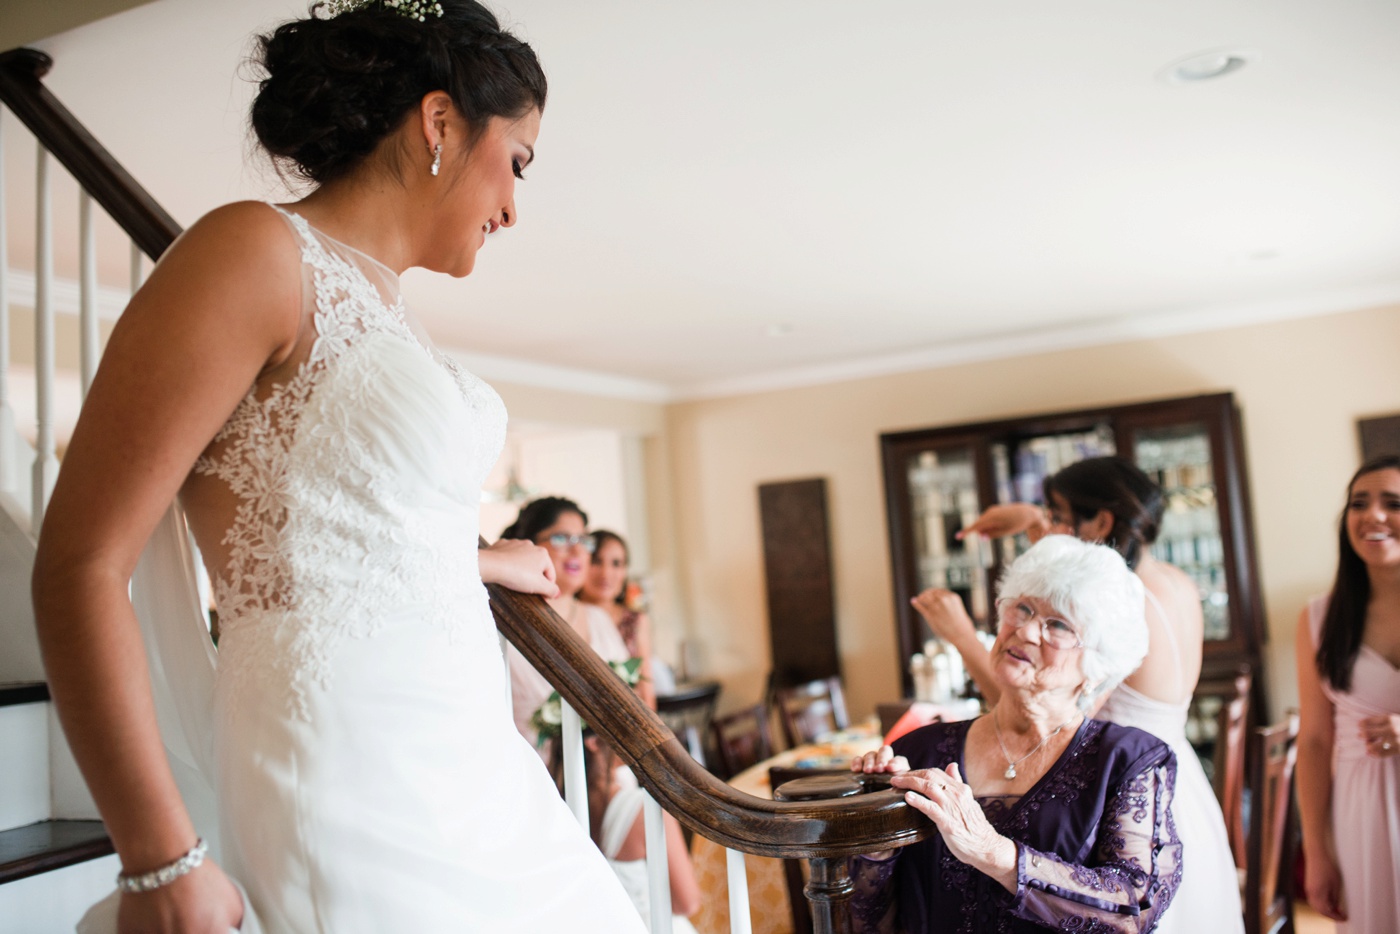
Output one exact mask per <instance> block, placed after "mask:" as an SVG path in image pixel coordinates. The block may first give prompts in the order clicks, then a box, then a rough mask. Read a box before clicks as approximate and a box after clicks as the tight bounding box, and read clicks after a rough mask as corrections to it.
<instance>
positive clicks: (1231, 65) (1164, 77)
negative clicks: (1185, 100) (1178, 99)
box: [1157, 49, 1259, 84]
mask: <svg viewBox="0 0 1400 934" xmlns="http://www.w3.org/2000/svg"><path fill="white" fill-rule="evenodd" d="M1257 61H1259V52H1258V50H1256V49H1211V50H1210V51H1208V52H1197V53H1195V54H1194V55H1188V56H1186V57H1185V58H1179V59H1177V60H1176V61H1174V62H1172V63H1171V64H1170V65H1168V66H1167V67H1165V68H1163V69H1162V70H1161V71H1159V72H1157V77H1158V79H1159V80H1161V81H1164V82H1166V83H1167V84H1200V83H1201V82H1202V81H1214V80H1215V79H1216V78H1223V77H1225V76H1226V75H1232V74H1234V73H1235V72H1237V71H1239V70H1240V69H1241V68H1243V67H1244V66H1246V65H1249V64H1252V63H1253V62H1257Z"/></svg>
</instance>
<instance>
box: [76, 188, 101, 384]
mask: <svg viewBox="0 0 1400 934" xmlns="http://www.w3.org/2000/svg"><path fill="white" fill-rule="evenodd" d="M78 237H79V248H78V263H79V266H80V267H81V269H82V274H81V276H80V278H79V281H78V285H79V291H80V306H79V312H78V334H79V338H78V340H79V347H80V350H81V353H82V357H81V361H80V366H81V367H82V378H83V398H84V399H86V398H87V394H88V389H90V388H91V387H92V377H93V376H94V375H95V374H96V373H97V358H98V357H99V356H100V349H101V348H99V347H98V340H99V338H98V332H97V229H96V227H95V226H94V225H93V222H92V195H90V194H88V193H87V189H86V188H84V189H83V190H82V191H81V192H80V193H79V194H78Z"/></svg>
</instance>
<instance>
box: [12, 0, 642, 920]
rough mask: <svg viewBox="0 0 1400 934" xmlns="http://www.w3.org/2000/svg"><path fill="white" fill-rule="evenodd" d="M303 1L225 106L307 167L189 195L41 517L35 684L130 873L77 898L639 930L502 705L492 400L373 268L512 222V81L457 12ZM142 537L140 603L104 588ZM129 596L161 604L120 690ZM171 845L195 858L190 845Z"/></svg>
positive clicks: (517, 557) (512, 66) (536, 93)
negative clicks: (260, 75)
mask: <svg viewBox="0 0 1400 934" xmlns="http://www.w3.org/2000/svg"><path fill="white" fill-rule="evenodd" d="M333 6H335V8H336V9H337V10H339V12H338V13H337V14H336V15H335V16H333V17H331V18H312V19H307V20H301V21H297V22H295V23H292V24H287V25H285V26H283V27H281V28H280V29H278V30H277V31H276V32H275V33H274V34H273V35H271V36H269V37H266V38H265V39H264V40H263V43H262V63H263V65H264V67H265V68H266V70H267V77H266V79H265V80H264V81H263V83H262V87H261V90H260V93H259V97H258V99H257V101H256V102H255V104H254V110H253V126H254V130H255V131H256V132H257V134H258V136H259V139H260V141H261V142H262V143H263V145H264V146H265V147H266V148H267V149H268V150H269V151H270V152H271V153H272V154H273V155H274V156H277V157H279V158H280V159H281V160H282V162H283V165H284V167H288V168H290V169H291V170H292V171H293V172H295V173H296V174H299V175H301V176H302V177H304V178H306V179H308V180H309V181H312V182H314V183H315V185H316V188H315V190H314V191H313V192H312V193H311V194H310V195H309V196H308V197H306V198H305V199H304V200H302V201H300V202H297V203H296V204H292V205H286V206H282V207H273V206H269V205H264V204H256V203H243V204H235V205H229V206H227V207H225V208H220V209H219V210H216V211H214V212H212V213H211V214H209V215H208V216H206V217H205V218H204V219H202V220H201V221H200V222H199V223H197V224H196V225H195V226H194V227H193V228H191V229H190V230H189V232H188V233H186V234H185V235H184V236H183V237H182V238H181V239H180V240H179V241H178V242H177V243H176V245H175V246H173V247H172V248H171V249H170V250H169V251H168V252H167V254H166V255H165V257H163V258H162V261H161V262H160V264H159V265H158V266H157V267H156V269H155V271H154V272H153V273H152V275H151V278H150V280H149V281H148V283H147V284H146V285H145V287H143V288H142V289H141V291H140V292H139V293H138V294H137V295H136V296H135V297H134V298H133V300H132V302H131V305H130V306H129V308H128V310H127V311H126V313H125V314H124V315H123V317H122V319H121V321H120V322H119V323H118V325H117V327H116V329H115V330H114V332H113V334H112V338H111V341H110V343H109V346H108V350H107V354H106V357H105V358H104V361H103V363H102V368H101V370H100V372H99V373H98V376H97V379H96V382H95V383H94V385H93V388H92V392H91V394H90V396H89V398H88V402H87V405H86V407H85V409H84V412H83V415H82V418H81V420H80V422H79V424H78V426H77V428H76V430H75V432H74V435H73V440H72V444H71V446H70V447H69V449H68V454H67V457H66V459H65V463H64V467H63V471H62V474H61V476H60V477H59V481H58V486H57V488H56V489H55V491H54V495H53V499H52V501H51V505H50V508H49V511H48V513H47V516H46V521H45V525H44V528H43V534H42V536H41V539H40V546H39V555H38V558H37V559H36V569H35V586H34V592H35V606H36V613H37V616H38V619H39V627H40V635H41V640H42V644H43V648H44V654H45V661H46V664H47V666H48V671H49V677H50V684H51V688H52V692H53V695H54V700H55V703H56V704H57V706H58V710H59V714H60V716H61V718H62V720H63V724H64V728H65V730H66V731H67V733H68V736H69V738H70V741H71V743H72V746H73V749H74V752H75V754H76V755H77V758H78V761H79V764H80V766H81V767H82V769H83V773H84V775H85V776H86V777H87V779H88V783H89V785H90V786H91V788H92V791H93V795H94V797H95V799H96V801H97V803H98V806H99V809H100V810H101V812H102V816H103V819H104V820H105V821H106V824H107V827H108V830H109V832H110V834H111V836H112V839H113V842H114V844H115V845H116V849H117V852H118V854H119V856H120V858H121V862H122V867H123V878H124V879H125V880H126V883H127V884H126V885H125V886H124V889H128V890H129V889H134V890H136V891H124V892H123V894H121V895H120V896H119V897H118V896H114V897H113V899H110V900H109V901H108V907H109V908H110V909H112V915H110V916H108V917H107V918H105V919H103V918H101V917H96V913H94V918H91V919H90V921H91V923H92V924H93V925H94V926H95V928H96V929H113V928H115V929H119V930H120V931H121V932H123V934H126V932H138V931H139V932H182V934H183V932H198V934H204V932H218V934H224V932H227V931H228V930H229V929H230V928H236V927H239V926H240V924H242V925H243V926H244V928H245V929H246V930H263V931H267V932H269V934H274V932H275V934H310V932H323V931H325V932H336V934H343V932H386V931H413V932H415V934H417V932H438V931H441V932H449V931H450V932H454V934H455V932H500V931H521V932H555V931H563V930H568V931H581V932H598V934H605V932H606V934H614V932H640V931H641V930H642V926H641V923H640V921H639V919H638V918H637V915H636V912H635V911H634V910H633V908H632V906H631V904H630V902H629V901H628V898H627V896H626V894H625V893H624V892H623V890H622V888H621V886H620V885H619V884H618V882H617V880H616V878H615V877H614V875H613V874H612V873H611V872H610V871H609V869H608V866H607V864H606V863H605V861H604V860H603V858H602V856H601V854H600V853H599V852H598V851H597V849H596V848H595V847H594V846H593V845H592V844H591V842H590V841H589V839H588V837H587V835H586V834H585V833H584V832H583V830H582V829H581V828H580V827H579V826H578V825H577V824H576V823H575V822H574V820H573V818H572V817H571V815H570V814H569V812H568V811H567V809H566V808H565V806H564V804H563V802H562V801H561V800H560V799H559V796H558V794H557V793H556V791H555V790H554V787H553V785H552V784H551V782H550V780H549V778H548V775H547V774H546V772H545V769H544V766H543V764H542V763H541V762H540V760H539V758H538V757H537V756H536V755H535V754H534V752H533V751H532V750H531V749H530V747H529V745H528V744H527V743H526V742H525V740H524V739H522V738H521V737H520V736H519V734H518V733H517V732H516V731H515V729H514V726H513V724H512V721H511V714H510V709H509V707H508V705H507V702H506V694H505V682H504V678H505V670H504V663H503V659H502V656H501V652H500V647H499V644H498V642H497V639H496V634H495V627H494V624H493V621H492V617H491V613H490V610H489V607H488V605H487V598H486V591H485V588H484V586H483V581H487V582H497V583H501V584H504V585H506V586H509V587H512V588H514V589H517V590H522V591H525V592H531V593H539V594H544V595H546V596H552V595H553V593H554V592H555V585H554V583H553V580H552V578H553V570H552V566H551V564H550V561H549V558H548V556H547V555H546V554H545V552H544V551H543V550H542V549H540V548H538V547H536V546H534V545H531V544H528V543H523V542H511V543H504V544H502V545H500V546H498V547H494V548H490V549H486V550H483V551H481V552H478V548H477V504H478V502H479V497H480V484H481V482H482V481H483V479H484V478H485V477H486V474H487V472H488V471H489V469H490V467H491V465H492V463H493V462H494V461H495V459H496V457H497V456H498V454H499V451H500V447H501V444H502V441H503V437H504V431H505V411H504V408H503V406H502V405H501V402H500V399H499V397H497V395H496V394H495V393H494V392H493V391H492V390H491V389H490V388H489V387H488V386H486V385H485V384H484V383H482V382H481V381H480V380H478V379H476V378H475V377H472V376H471V375H469V374H467V373H464V372H462V371H461V370H459V369H458V368H457V367H455V366H454V365H453V364H452V363H451V361H450V360H448V359H447V358H445V357H444V356H443V355H442V354H440V353H438V352H437V351H436V350H435V349H434V348H433V347H432V345H431V344H430V343H429V342H428V341H427V340H426V338H425V337H424V336H423V334H422V333H421V332H420V331H419V330H418V329H416V328H415V327H414V326H413V325H412V324H411V323H410V320H409V319H408V317H407V315H406V312H405V309H404V307H403V302H402V298H401V296H400V293H399V287H398V273H400V272H401V271H402V270H404V269H407V268H409V267H412V266H422V267H425V268H428V269H432V270H436V271H440V272H446V273H449V274H451V275H455V276H465V275H467V274H468V273H469V272H471V270H472V267H473V265H474V263H475V258H476V254H477V251H478V250H479V249H480V248H481V247H482V245H483V243H484V242H485V240H486V237H487V235H488V234H490V233H494V232H495V231H497V230H498V229H499V228H502V227H509V226H512V225H513V224H514V223H515V221H516V217H517V215H516V210H515V202H514V183H515V179H516V178H517V177H518V176H519V174H520V170H521V168H523V167H524V166H525V165H527V164H528V163H529V162H530V161H531V159H532V158H533V155H534V149H533V147H534V143H535V137H536V135H537V133H538V130H539V119H540V113H541V110H542V108H543V105H544V98H545V83H544V77H543V74H542V73H541V71H540V69H539V65H538V62H537V61H536V59H535V56H534V53H533V52H532V51H531V50H530V48H529V47H528V46H527V45H525V44H523V43H521V42H520V41H519V40H517V39H515V38H514V37H513V36H511V35H510V34H508V33H505V32H503V31H501V30H500V29H499V27H498V26H497V23H496V21H495V19H494V17H492V16H491V14H490V13H488V12H487V11H486V10H485V9H484V8H482V7H480V6H479V5H477V4H476V3H474V2H471V0H438V3H436V4H435V3H432V2H427V3H421V2H415V0H408V2H405V3H401V4H399V8H397V9H394V8H390V7H388V6H387V5H385V4H383V3H382V2H378V0H371V2H369V3H363V2H354V0H352V2H350V3H341V4H336V5H333ZM346 7H349V9H346ZM420 15H421V17H422V18H421V19H419V18H418V17H419V16H420ZM177 494H178V496H179V500H180V504H181V506H183V513H182V511H181V508H180V506H175V507H172V506H171V504H172V502H173V501H174V500H175V498H176V496H177ZM163 515H164V516H165V518H164V519H162V516H163ZM182 516H184V517H187V518H188V522H189V528H190V529H191V531H192V532H193V535H194V538H195V540H196V541H197V542H198V544H199V546H200V549H201V552H202V554H203V556H204V558H205V561H206V563H207V566H208V569H209V572H210V575H211V577H212V578H213V580H214V582H215V593H216V599H217V603H218V608H219V616H220V624H221V639H220V644H219V647H218V652H217V674H215V671H216V668H215V665H214V663H213V659H214V657H215V656H214V652H213V650H212V647H211V645H210V644H209V639H208V637H207V634H206V633H204V632H203V631H202V630H201V629H200V626H199V622H198V616H197V615H196V613H195V612H193V609H194V608H193V605H192V601H191V600H190V599H186V600H185V602H183V603H182V602H181V601H180V599H177V598H179V597H181V596H183V597H185V598H188V588H187V587H186V588H184V589H183V590H182V589H181V587H180V586H178V585H179V584H180V583H181V582H182V580H184V579H187V577H188V575H187V574H183V573H182V572H183V571H184V570H185V569H184V568H183V567H182V566H181V561H182V557H183V556H186V555H188V548H187V547H185V546H186V544H187V542H186V539H185V538H184V531H183V530H184V526H183V524H182V521H181V520H182ZM153 530H155V535H154V536H152V532H153ZM148 538H150V540H151V549H150V551H148V553H147V556H146V557H145V558H144V559H142V567H143V571H142V572H140V573H138V575H137V581H136V588H137V600H138V603H141V604H142V605H143V612H142V614H141V615H142V617H143V619H142V620H141V622H140V624H138V620H137V616H136V613H135V611H134V610H133V607H132V603H131V602H130V600H129V599H128V593H127V581H128V580H129V579H130V578H131V577H132V573H133V570H135V569H136V566H137V562H138V557H140V556H141V553H142V549H143V547H144V546H145V545H146V543H147V540H148ZM162 575H163V576H162ZM153 581H154V582H155V583H156V585H157V586H158V587H160V586H167V585H168V586H167V592H166V593H165V596H168V597H170V599H160V595H159V594H158V595H156V596H154V597H153V596H152V595H151V594H150V593H146V592H145V591H143V589H142V588H144V587H146V585H148V584H150V583H151V582H153ZM143 593H144V597H143ZM145 608H149V612H147V611H146V609H145ZM184 610H191V612H189V613H186V614H184V617H183V619H181V616H182V611H184ZM152 617H159V618H167V617H168V618H170V619H174V620H175V621H176V623H177V625H176V626H174V627H171V628H170V629H169V631H162V632H159V633H157V635H156V636H155V639H156V641H157V642H159V643H160V644H159V645H157V646H156V647H155V648H154V649H153V650H152V653H153V654H152V655H151V665H150V667H149V671H150V673H151V675H152V677H151V678H148V677H147V672H148V666H147V660H146V656H145V653H144V652H143V646H142V640H141V633H140V628H139V627H140V626H146V627H147V628H148V629H149V628H151V626H152V622H151V618H152ZM181 621H183V622H185V623H187V624H188V625H185V626H184V627H180V626H179V625H178V623H179V622H181ZM159 625H162V624H157V626H159ZM161 640H168V641H161ZM176 644H178V645H179V646H180V647H178V648H175V649H171V648H170V646H171V645H176ZM172 652H173V653H174V654H172ZM181 653H183V656H182V659H181V660H180V661H179V663H178V664H177V663H175V661H174V660H175V658H176V656H177V655H179V654H181ZM153 683H154V689H155V697H156V700H157V702H156V704H153V702H152V686H153ZM158 715H159V725H158ZM205 725H208V726H209V727H210V728H209V729H205V728H204V727H205ZM162 734H164V738H165V739H166V741H167V744H168V745H169V746H170V758H169V760H168V759H167V754H166V750H165V748H163V745H162ZM201 788H202V789H203V792H204V793H203V794H201V791H200V789H201ZM211 790H212V797H209V798H208V802H204V801H202V800H197V799H202V798H203V797H205V796H207V794H208V792H209V791H211ZM182 792H183V793H184V797H182ZM209 802H212V804H213V807H214V810H215V812H216V813H213V814H210V813H206V812H205V811H204V809H203V807H204V804H205V803H209ZM201 836H202V837H206V838H209V841H210V850H211V855H217V856H218V859H219V862H218V863H216V862H214V861H213V860H212V859H210V860H205V861H203V862H202V863H201V862H200V859H199V857H200V856H202V851H203V847H202V846H199V845H197V844H196V840H197V838H199V837H201ZM160 870H165V871H164V872H161V871H160ZM240 888H241V889H242V893H241V892H240ZM243 893H246V894H243Z"/></svg>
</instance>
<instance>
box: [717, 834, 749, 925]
mask: <svg viewBox="0 0 1400 934" xmlns="http://www.w3.org/2000/svg"><path fill="white" fill-rule="evenodd" d="M724 864H725V868H726V869H728V870H729V934H753V919H752V918H750V916H749V874H748V870H747V868H746V866H745V864H744V854H743V853H741V852H739V851H738V850H725V851H724Z"/></svg>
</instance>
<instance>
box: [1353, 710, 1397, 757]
mask: <svg viewBox="0 0 1400 934" xmlns="http://www.w3.org/2000/svg"><path fill="white" fill-rule="evenodd" d="M1361 738H1362V739H1363V740H1365V741H1366V755H1368V756H1371V757H1373V758H1376V759H1386V758H1389V757H1390V756H1400V714H1393V713H1392V714H1381V715H1380V716H1378V717H1367V718H1366V719H1364V720H1362V721H1361Z"/></svg>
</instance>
